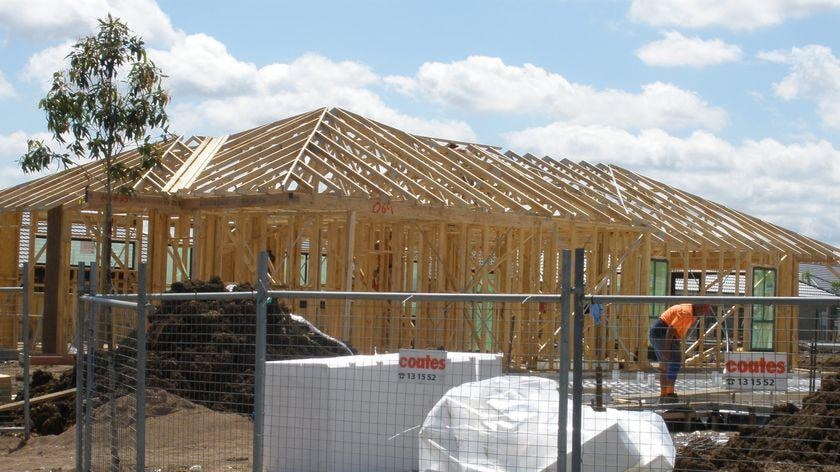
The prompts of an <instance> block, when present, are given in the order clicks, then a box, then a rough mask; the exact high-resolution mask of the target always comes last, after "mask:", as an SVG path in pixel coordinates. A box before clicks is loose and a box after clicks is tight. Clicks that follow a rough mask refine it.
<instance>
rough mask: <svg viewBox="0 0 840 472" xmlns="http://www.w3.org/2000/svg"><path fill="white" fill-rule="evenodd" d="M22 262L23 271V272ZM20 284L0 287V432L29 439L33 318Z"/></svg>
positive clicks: (24, 287) (24, 290)
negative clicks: (30, 355) (30, 360)
mask: <svg viewBox="0 0 840 472" xmlns="http://www.w3.org/2000/svg"><path fill="white" fill-rule="evenodd" d="M26 267H27V266H24V272H23V273H26ZM27 289H28V284H27V283H26V282H24V284H23V285H22V286H21V287H0V435H19V436H21V437H22V438H23V439H24V440H27V439H29V435H30V430H31V421H30V404H29V393H30V392H29V383H30V375H29V354H30V351H31V350H32V347H33V346H32V344H33V343H32V342H31V339H32V333H33V332H34V326H33V322H34V321H36V320H37V319H38V318H37V317H34V316H30V313H29V303H28V301H27V300H24V297H23V294H24V293H27V292H28V290H27Z"/></svg>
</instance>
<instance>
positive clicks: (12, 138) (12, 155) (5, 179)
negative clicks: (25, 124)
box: [0, 131, 55, 189]
mask: <svg viewBox="0 0 840 472" xmlns="http://www.w3.org/2000/svg"><path fill="white" fill-rule="evenodd" d="M29 139H41V140H44V141H45V142H47V143H49V144H51V145H54V144H55V143H53V142H51V136H50V135H49V134H47V133H33V134H26V133H24V132H23V131H15V132H12V133H9V134H1V133H0V189H4V188H7V187H11V186H14V185H17V184H19V183H21V182H24V181H27V180H32V179H35V178H38V177H40V176H42V175H46V174H48V173H50V172H51V171H45V172H41V173H34V174H24V173H23V171H22V170H20V166H19V165H18V164H17V160H18V159H20V157H21V156H22V155H23V154H24V153H25V152H26V142H27V140H29Z"/></svg>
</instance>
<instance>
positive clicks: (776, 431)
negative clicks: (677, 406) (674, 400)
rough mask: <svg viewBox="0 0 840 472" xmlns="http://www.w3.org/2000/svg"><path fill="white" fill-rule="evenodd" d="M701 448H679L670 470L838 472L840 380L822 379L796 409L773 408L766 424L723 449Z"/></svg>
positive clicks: (839, 377) (746, 430)
mask: <svg viewBox="0 0 840 472" xmlns="http://www.w3.org/2000/svg"><path fill="white" fill-rule="evenodd" d="M707 446H709V445H707V444H702V443H701V442H698V443H691V442H689V444H687V445H686V446H684V447H681V448H680V449H679V450H678V451H677V462H676V466H675V469H674V470H678V471H680V470H682V471H689V470H692V471H708V470H729V471H737V472H747V471H749V472H761V471H774V472H776V471H790V472H793V471H796V472H798V471H805V470H820V471H826V470H835V471H840V375H837V374H834V375H832V376H830V377H825V378H823V379H822V385H821V388H820V391H818V392H815V393H813V394H811V395H808V396H807V397H805V398H804V399H803V400H802V409H797V408H796V407H795V406H793V405H789V404H788V405H782V406H779V407H777V408H775V409H774V412H773V415H772V418H771V419H770V421H769V422H768V423H767V424H766V425H763V426H759V427H745V428H743V429H742V430H741V431H740V433H739V434H738V435H737V436H735V437H733V438H732V439H730V440H729V442H727V443H726V444H724V445H722V446H716V447H707Z"/></svg>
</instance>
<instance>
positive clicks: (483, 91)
mask: <svg viewBox="0 0 840 472" xmlns="http://www.w3.org/2000/svg"><path fill="white" fill-rule="evenodd" d="M385 81H386V83H388V84H390V85H391V86H392V87H393V88H395V89H396V90H398V91H400V92H402V93H405V94H407V95H412V96H419V97H423V98H430V99H432V100H434V101H436V102H438V103H441V104H444V105H448V106H453V107H459V108H464V109H468V110H474V111H481V112H486V111H492V112H505V113H531V114H539V115H546V116H549V117H551V118H553V119H557V120H562V121H566V122H572V123H577V124H586V125H591V124H596V125H609V126H617V127H626V128H634V129H638V128H647V127H662V128H668V129H677V128H688V127H703V128H708V129H714V130H716V129H720V128H723V127H724V126H725V125H726V123H727V114H726V112H725V111H724V110H723V109H722V108H719V107H713V106H710V105H709V104H708V103H706V102H705V101H704V100H703V99H701V98H700V97H699V96H698V95H697V94H695V93H694V92H691V91H687V90H683V89H681V88H679V87H677V86H676V85H673V84H669V83H663V82H653V83H650V84H646V85H644V86H642V90H641V92H640V93H630V92H626V91H623V90H615V89H604V90H598V89H595V88H594V87H591V86H588V85H583V84H576V83H573V82H570V81H568V80H567V79H566V78H565V77H563V76H562V75H560V74H555V73H551V72H548V71H546V70H545V69H543V68H541V67H538V66H535V65H532V64H525V65H523V66H521V67H519V66H510V65H506V64H505V63H504V62H502V60H501V59H499V58H497V57H486V56H471V57H468V58H467V59H464V60H461V61H456V62H452V63H448V64H445V63H441V62H427V63H425V64H423V65H422V66H421V67H420V69H419V70H418V71H417V74H416V75H415V76H414V77H404V76H391V77H386V78H385Z"/></svg>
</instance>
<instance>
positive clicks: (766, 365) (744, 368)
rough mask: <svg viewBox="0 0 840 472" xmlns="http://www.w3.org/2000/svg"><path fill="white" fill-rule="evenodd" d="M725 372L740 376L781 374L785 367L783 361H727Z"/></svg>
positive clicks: (763, 359) (761, 359) (760, 359)
mask: <svg viewBox="0 0 840 472" xmlns="http://www.w3.org/2000/svg"><path fill="white" fill-rule="evenodd" d="M726 371H727V372H739V373H742V374H747V373H749V374H783V373H785V372H786V366H785V363H784V362H783V361H778V362H774V361H768V360H767V359H765V358H764V357H761V358H759V359H758V360H751V361H738V362H735V361H734V360H730V361H727V362H726Z"/></svg>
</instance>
